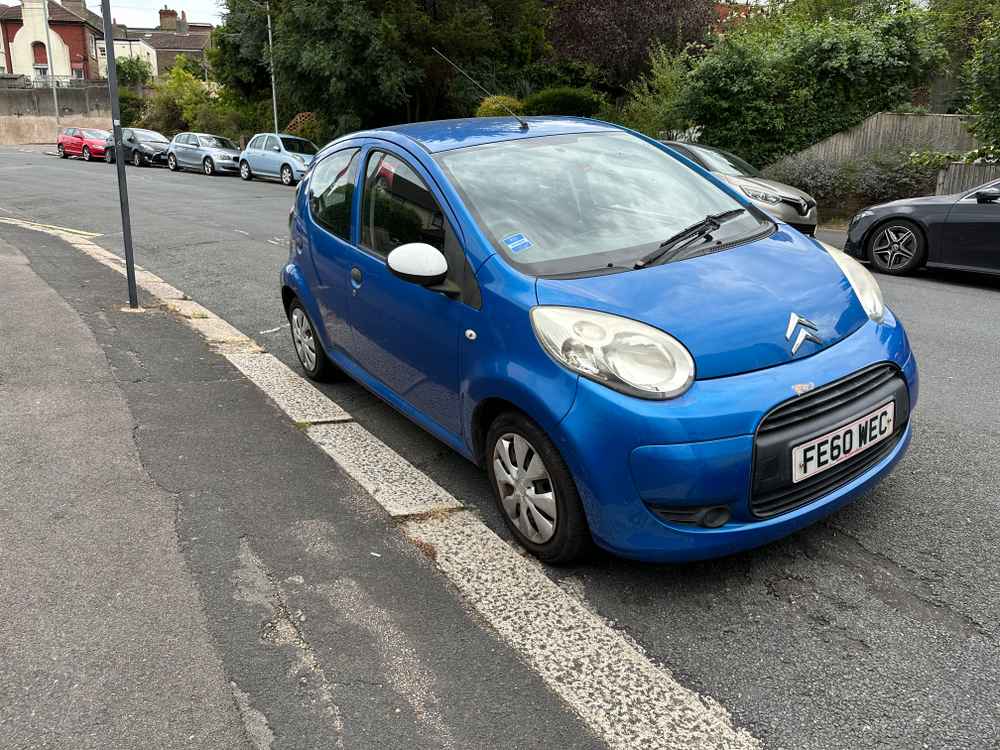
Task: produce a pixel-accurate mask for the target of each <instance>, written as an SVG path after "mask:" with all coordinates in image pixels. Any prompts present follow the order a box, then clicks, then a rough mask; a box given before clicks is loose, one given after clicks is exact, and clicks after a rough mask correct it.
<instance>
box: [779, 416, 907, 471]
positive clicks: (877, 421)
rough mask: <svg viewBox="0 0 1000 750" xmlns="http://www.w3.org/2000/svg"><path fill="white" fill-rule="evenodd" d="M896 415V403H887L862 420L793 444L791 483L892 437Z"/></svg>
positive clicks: (830, 467)
mask: <svg viewBox="0 0 1000 750" xmlns="http://www.w3.org/2000/svg"><path fill="white" fill-rule="evenodd" d="M895 416H896V402H895V401H890V402H889V403H888V404H885V405H883V406H880V407H879V408H878V409H876V410H875V411H873V412H871V413H870V414H867V415H865V416H863V417H861V419H856V420H854V421H853V422H851V423H850V424H845V425H844V426H843V427H838V428H837V429H836V430H834V431H833V432H828V433H826V434H825V435H820V436H819V437H818V438H813V439H812V440H810V441H809V442H808V443H802V444H801V445H796V446H795V447H794V448H792V482H793V483H796V482H801V481H802V480H803V479H808V478H809V477H811V476H815V475H816V474H820V473H822V472H824V471H826V470H827V469H832V468H833V467H834V466H836V465H837V464H839V463H843V462H844V461H846V460H847V459H849V458H851V457H852V456H856V455H858V454H859V453H862V452H863V451H866V450H868V449H869V448H871V447H872V446H873V445H875V444H876V443H880V442H882V441H883V440H885V439H886V438H887V437H889V436H890V435H891V434H892V430H893V422H894V421H895Z"/></svg>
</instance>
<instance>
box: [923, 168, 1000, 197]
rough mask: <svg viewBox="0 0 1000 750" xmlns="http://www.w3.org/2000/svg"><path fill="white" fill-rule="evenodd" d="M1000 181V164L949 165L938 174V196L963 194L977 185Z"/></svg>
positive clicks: (936, 191)
mask: <svg viewBox="0 0 1000 750" xmlns="http://www.w3.org/2000/svg"><path fill="white" fill-rule="evenodd" d="M991 180H1000V164H949V165H948V166H947V167H945V168H944V169H942V170H941V171H940V172H938V178H937V189H936V190H935V191H934V192H935V193H937V194H938V195H949V194H950V193H961V192H963V191H965V190H968V189H969V188H974V187H976V185H982V184H983V183H984V182H990V181H991Z"/></svg>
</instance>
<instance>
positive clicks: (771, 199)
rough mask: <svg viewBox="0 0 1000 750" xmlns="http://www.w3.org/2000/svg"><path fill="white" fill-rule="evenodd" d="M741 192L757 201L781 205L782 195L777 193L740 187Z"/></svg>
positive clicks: (749, 186)
mask: <svg viewBox="0 0 1000 750" xmlns="http://www.w3.org/2000/svg"><path fill="white" fill-rule="evenodd" d="M740 190H742V191H743V192H744V193H746V194H747V195H749V196H750V197H751V198H752V199H753V200H755V201H762V202H763V203H781V196H780V195H778V194H777V193H771V192H769V191H767V190H764V189H762V188H759V187H753V186H751V185H740Z"/></svg>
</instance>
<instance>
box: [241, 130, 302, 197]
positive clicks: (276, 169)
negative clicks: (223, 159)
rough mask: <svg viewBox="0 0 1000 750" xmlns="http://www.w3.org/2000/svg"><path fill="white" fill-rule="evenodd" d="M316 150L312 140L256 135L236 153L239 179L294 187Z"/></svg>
mask: <svg viewBox="0 0 1000 750" xmlns="http://www.w3.org/2000/svg"><path fill="white" fill-rule="evenodd" d="M318 150H319V149H318V148H317V147H316V144H315V143H313V142H312V141H309V140H306V139H305V138H299V137H297V136H294V135H288V134H287V133H258V134H257V135H255V136H254V137H253V138H251V139H250V142H249V143H247V147H246V148H245V149H243V153H241V154H240V177H242V178H243V179H244V180H252V179H253V178H254V177H269V178H277V179H279V180H281V182H282V184H284V185H294V184H295V183H297V182H298V181H299V180H301V179H302V178H303V176H304V175H305V174H306V172H307V171H308V170H309V165H310V164H312V160H313V156H315V155H316V152H317V151H318Z"/></svg>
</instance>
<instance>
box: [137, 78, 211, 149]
mask: <svg viewBox="0 0 1000 750" xmlns="http://www.w3.org/2000/svg"><path fill="white" fill-rule="evenodd" d="M153 89H154V91H153V95H152V96H151V97H150V98H149V100H148V101H147V103H146V109H145V111H144V113H143V116H142V123H143V125H144V126H145V127H147V128H150V129H152V130H157V131H159V132H161V133H164V134H165V135H170V134H173V133H177V132H179V131H181V130H189V129H191V127H192V123H193V122H194V121H195V120H196V118H197V117H198V115H199V112H200V111H201V110H202V109H203V108H204V107H205V106H206V105H208V104H209V100H210V97H209V92H208V88H207V87H206V86H205V84H204V83H203V82H202V81H199V80H198V79H197V78H195V77H194V76H193V75H191V73H189V72H188V71H187V70H185V69H184V68H183V66H180V65H177V66H174V67H173V68H171V69H170V72H169V73H168V74H167V76H166V77H165V78H161V79H160V80H159V81H157V82H156V83H155V84H154V86H153Z"/></svg>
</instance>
